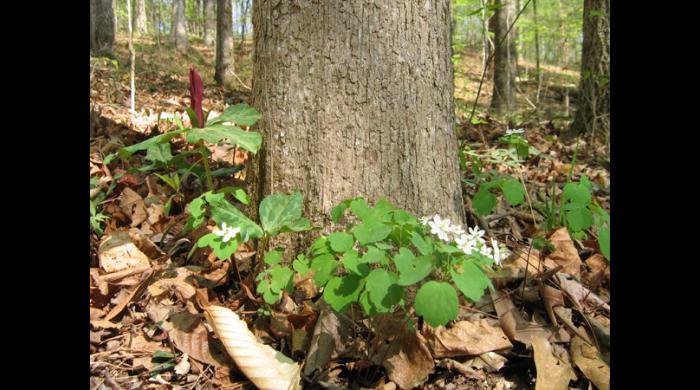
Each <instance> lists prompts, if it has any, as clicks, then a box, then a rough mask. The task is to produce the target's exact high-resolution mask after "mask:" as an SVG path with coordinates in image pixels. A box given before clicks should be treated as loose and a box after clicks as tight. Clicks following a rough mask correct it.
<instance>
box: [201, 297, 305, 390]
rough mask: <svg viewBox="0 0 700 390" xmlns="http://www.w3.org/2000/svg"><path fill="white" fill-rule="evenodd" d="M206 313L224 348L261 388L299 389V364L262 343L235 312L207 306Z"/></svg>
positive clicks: (271, 389)
mask: <svg viewBox="0 0 700 390" xmlns="http://www.w3.org/2000/svg"><path fill="white" fill-rule="evenodd" d="M204 310H205V315H206V317H207V320H208V321H209V322H210V324H211V325H212V327H213V328H214V331H215V332H216V334H217V336H219V339H220V340H221V342H222V343H223V344H224V347H226V351H227V352H228V354H229V355H230V356H231V357H232V358H233V360H234V361H235V362H236V365H237V366H238V368H240V369H241V371H242V372H243V374H245V376H246V377H248V379H250V381H251V382H253V383H254V384H255V385H256V386H257V387H258V388H259V389H261V390H299V389H300V388H301V384H300V382H301V377H300V372H301V367H300V366H299V364H297V363H296V362H295V361H293V360H292V359H290V358H288V357H287V356H285V355H284V354H282V353H281V352H279V351H276V350H274V349H272V348H271V347H270V346H268V345H265V344H262V343H261V342H259V341H258V340H257V339H256V337H255V336H254V335H253V333H251V331H250V330H249V329H248V325H247V324H246V323H245V322H244V321H242V320H241V319H240V318H238V315H236V313H234V312H232V311H231V310H229V309H227V308H225V307H221V306H208V307H206V308H205V309H204Z"/></svg>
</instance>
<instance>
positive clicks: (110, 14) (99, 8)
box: [90, 0, 114, 57]
mask: <svg viewBox="0 0 700 390" xmlns="http://www.w3.org/2000/svg"><path fill="white" fill-rule="evenodd" d="M90 7H91V10H90V12H91V13H92V14H93V18H94V26H93V31H94V32H93V34H92V41H91V44H90V47H91V49H92V51H93V53H95V54H96V55H98V56H108V57H112V56H113V55H114V54H113V52H112V46H114V9H113V8H112V1H111V0H90Z"/></svg>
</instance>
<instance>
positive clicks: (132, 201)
mask: <svg viewBox="0 0 700 390" xmlns="http://www.w3.org/2000/svg"><path fill="white" fill-rule="evenodd" d="M119 207H120V208H121V209H122V212H124V214H126V215H127V216H128V217H129V218H130V219H131V227H135V226H139V225H140V224H141V223H142V222H143V221H145V220H146V219H147V218H148V213H147V212H146V203H145V202H144V201H143V198H141V195H139V194H138V193H136V191H134V190H132V189H131V188H129V187H126V188H124V190H123V191H122V193H121V194H120V195H119Z"/></svg>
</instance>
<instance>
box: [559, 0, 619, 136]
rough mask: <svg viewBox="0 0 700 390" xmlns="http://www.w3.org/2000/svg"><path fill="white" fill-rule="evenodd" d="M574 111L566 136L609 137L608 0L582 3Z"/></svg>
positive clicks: (587, 0)
mask: <svg viewBox="0 0 700 390" xmlns="http://www.w3.org/2000/svg"><path fill="white" fill-rule="evenodd" d="M578 95H579V97H578V109H577V110H576V116H575V117H574V121H573V122H572V123H571V127H570V128H569V135H571V136H575V135H579V134H583V133H586V134H588V135H591V136H592V137H595V136H596V135H601V136H604V137H606V136H608V135H609V134H610V0H585V1H584V3H583V49H582V54H581V83H580V85H579V93H578Z"/></svg>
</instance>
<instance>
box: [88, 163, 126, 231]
mask: <svg viewBox="0 0 700 390" xmlns="http://www.w3.org/2000/svg"><path fill="white" fill-rule="evenodd" d="M122 176H123V174H121V173H119V174H116V175H114V178H113V179H112V181H111V183H110V185H109V187H108V188H107V191H102V190H100V189H98V182H99V178H98V177H97V176H93V177H91V178H90V228H91V229H92V230H93V231H94V232H95V233H96V234H97V236H98V237H99V236H102V234H103V233H104V231H103V230H102V222H104V221H106V220H108V219H109V217H108V216H107V215H104V214H102V213H101V212H100V210H99V207H100V205H101V204H102V203H103V202H104V201H105V199H106V198H107V197H108V196H109V195H110V194H111V193H112V191H114V188H115V187H116V185H117V181H118V180H119V179H120V178H121V177H122Z"/></svg>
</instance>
